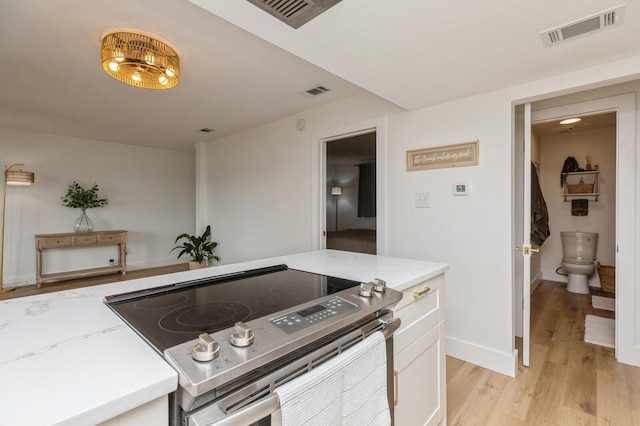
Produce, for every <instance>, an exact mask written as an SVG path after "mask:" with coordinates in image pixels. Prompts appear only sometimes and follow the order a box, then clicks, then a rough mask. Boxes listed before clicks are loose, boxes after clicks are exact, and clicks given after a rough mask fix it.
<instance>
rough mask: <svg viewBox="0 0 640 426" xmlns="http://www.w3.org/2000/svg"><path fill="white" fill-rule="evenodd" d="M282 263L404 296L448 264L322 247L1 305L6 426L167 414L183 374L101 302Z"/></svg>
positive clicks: (1, 412)
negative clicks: (379, 283) (378, 283)
mask: <svg viewBox="0 0 640 426" xmlns="http://www.w3.org/2000/svg"><path fill="white" fill-rule="evenodd" d="M276 264H286V265H288V266H289V267H290V268H293V269H299V270H303V271H308V272H314V273H319V274H324V275H332V276H337V277H342V278H346V279H351V280H357V281H370V280H372V279H373V278H375V277H378V278H382V279H384V280H386V281H387V285H388V286H389V287H391V288H394V289H396V290H399V291H405V290H408V289H411V288H412V287H413V286H416V285H419V284H420V283H422V282H425V281H428V280H430V279H432V278H434V277H438V276H440V275H442V274H443V273H444V272H445V271H446V270H448V265H446V264H442V263H433V262H425V261H417V260H408V259H399V258H392V257H384V256H373V255H366V254H359V253H350V252H341V251H333V250H321V251H314V252H308V253H300V254H295V255H289V256H281V257H274V258H270V259H262V260H256V261H249V262H242V263H236V264H231V265H221V266H216V267H212V268H206V269H201V270H195V271H186V272H179V273H174V274H167V275H160V276H155V277H148V278H142V279H137V280H130V281H122V282H117V283H111V284H104V285H100V286H93V287H87V288H81V289H76V290H69V291H61V292H57V293H48V294H43V295H38V296H31V297H25V298H19V299H10V300H6V301H3V302H0V377H1V378H2V386H1V387H0V425H12V426H14V425H36V424H37V425H46V424H73V425H90V424H98V423H100V422H105V421H108V420H109V419H113V418H116V417H118V416H126V415H127V413H129V412H131V410H140V407H152V408H150V410H151V409H152V410H155V411H156V412H157V411H158V409H157V408H154V407H158V406H159V407H160V415H161V416H163V417H164V416H165V414H164V413H163V410H164V409H166V404H164V403H163V401H164V400H165V399H164V398H165V396H166V395H167V394H169V393H171V392H173V391H174V390H175V389H176V387H177V374H176V372H175V371H174V370H173V369H172V368H171V367H170V366H169V365H168V364H167V363H165V361H164V360H163V359H162V357H161V356H160V355H159V354H158V353H156V352H155V351H154V350H153V349H152V348H151V347H150V346H149V345H147V343H146V342H144V341H143V340H142V338H140V337H139V336H138V335H137V334H136V333H135V332H134V331H133V330H132V329H130V328H129V327H128V326H127V325H126V324H125V323H124V322H122V320H120V318H118V317H117V316H116V315H115V314H114V313H113V312H112V311H111V310H110V309H109V308H108V307H107V306H106V305H104V303H103V299H104V297H105V296H107V295H112V294H119V293H123V292H129V291H136V290H142V289H145V288H152V287H157V286H162V285H167V284H173V283H176V282H182V281H187V280H194V279H200V278H206V277H209V276H214V275H221V274H227V273H231V272H237V271H242V270H247V269H253V268H259V267H264V266H270V265H276ZM158 401H159V403H158Z"/></svg>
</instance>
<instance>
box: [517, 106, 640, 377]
mask: <svg viewBox="0 0 640 426" xmlns="http://www.w3.org/2000/svg"><path fill="white" fill-rule="evenodd" d="M516 112H517V111H516ZM609 112H614V113H615V114H616V130H615V138H616V141H615V152H616V155H615V166H609V167H610V168H611V167H612V168H614V169H615V175H614V177H613V179H612V180H613V181H614V182H615V188H614V189H613V193H614V194H615V200H614V204H615V215H614V217H615V219H614V222H615V242H614V246H615V261H614V263H615V266H616V275H617V277H616V281H617V284H616V303H615V305H616V308H615V309H616V323H615V330H616V331H615V346H616V358H617V359H618V360H619V361H620V362H624V363H628V364H632V365H640V348H638V346H637V345H636V344H635V337H634V336H635V333H636V331H637V330H636V329H637V328H638V326H637V325H636V321H635V320H634V318H635V317H636V313H635V306H634V303H635V299H636V297H635V273H634V268H635V245H634V242H635V234H636V233H635V217H634V212H635V192H636V182H635V179H634V173H633V170H634V168H635V99H634V94H625V95H618V96H612V97H609V98H600V99H594V100H592V101H584V102H579V103H574V104H567V105H562V106H558V107H552V108H547V109H539V110H535V111H534V112H533V113H532V114H531V121H532V123H544V122H550V121H554V120H557V121H559V120H558V119H559V118H566V117H570V116H575V115H582V116H585V117H590V116H596V115H600V114H604V113H609ZM516 116H517V114H516ZM517 139H518V138H517V137H516V141H517ZM516 152H517V151H516ZM561 161H564V158H563V159H561ZM584 161H586V158H585V159H584V160H583V162H584ZM519 168H522V166H519V167H516V175H517V174H518V173H519V172H518V169H519ZM560 171H561V170H560V169H559V170H558V173H557V174H558V176H557V180H558V182H557V184H558V188H560ZM520 188H522V189H521V191H522V192H524V191H530V188H529V187H527V188H525V187H520ZM517 193H518V190H516V195H517ZM621 193H624V194H626V195H625V196H624V197H620V194H621ZM556 195H557V194H556ZM545 196H547V197H552V196H553V197H555V195H551V194H549V195H547V194H545ZM518 198H520V199H521V198H522V197H521V195H520V196H516V200H517V199H518ZM563 208H565V209H570V207H569V206H567V207H563ZM515 210H518V206H517V205H516V206H515ZM569 214H570V213H569ZM550 227H551V229H552V234H558V235H556V239H557V242H556V244H559V247H560V250H561V242H560V238H559V232H560V229H557V228H555V230H554V225H553V223H550ZM515 228H516V231H517V229H518V226H517V225H516V227H515ZM552 245H553V244H550V245H549V246H547V247H542V248H541V252H542V255H544V251H545V250H551V246H552ZM514 265H515V270H516V280H515V281H514V285H515V286H516V289H517V287H518V286H520V285H524V288H523V290H522V291H521V292H520V294H524V292H526V291H531V284H532V283H524V284H523V283H522V281H521V280H519V278H518V277H521V275H520V273H519V272H518V267H517V265H518V260H516V261H515V262H514ZM541 270H542V271H541V275H542V277H543V278H544V265H541ZM539 275H540V274H539ZM531 276H533V274H531ZM550 279H552V280H553V279H554V277H551V278H550ZM627 299H628V300H627ZM514 302H515V303H514V305H515V310H516V318H518V316H520V315H523V314H524V312H525V311H526V310H527V309H525V307H523V305H522V303H521V302H519V300H518V299H516V300H515V301H514ZM625 318H627V319H628V320H626V321H625ZM522 323H525V319H524V318H523V320H522V322H521V323H519V322H518V321H516V327H515V334H516V336H518V335H521V334H522V335H524V336H526V335H528V330H523V328H522V326H521V324H522ZM519 327H520V328H519ZM519 331H520V332H521V334H519Z"/></svg>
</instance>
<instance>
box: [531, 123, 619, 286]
mask: <svg viewBox="0 0 640 426" xmlns="http://www.w3.org/2000/svg"><path fill="white" fill-rule="evenodd" d="M541 148H542V164H541V185H542V191H543V193H544V194H545V199H546V201H547V207H548V209H549V216H550V227H551V236H550V237H549V239H548V240H547V242H546V243H545V250H544V251H543V252H542V268H543V275H544V278H545V279H549V280H554V281H562V282H566V281H567V277H565V276H563V275H558V274H556V273H555V271H556V269H557V268H558V267H559V266H560V262H561V259H562V241H561V239H560V232H564V231H584V232H597V233H598V234H599V240H598V261H599V262H600V263H602V264H603V265H615V258H616V253H615V244H616V242H615V230H616V227H615V224H616V222H615V220H616V211H615V209H616V129H615V128H610V129H603V130H597V131H591V132H580V133H567V134H559V135H554V136H550V137H545V138H542V140H541ZM586 154H590V155H591V156H592V158H593V164H594V165H595V164H597V165H598V166H599V167H600V176H599V189H600V196H599V197H598V200H599V201H598V202H592V201H593V198H591V200H592V201H590V202H589V214H588V215H587V216H572V215H571V202H570V201H569V202H564V198H563V197H562V194H563V188H561V187H560V171H561V170H562V166H563V164H564V160H565V159H566V158H567V157H569V156H572V157H574V158H575V159H576V160H577V161H578V163H579V164H580V166H581V167H584V166H585V164H586V160H585V155H586ZM595 276H596V274H594V276H593V277H592V278H595ZM589 284H590V285H592V286H599V285H600V284H599V281H598V280H597V279H592V280H590V283H589Z"/></svg>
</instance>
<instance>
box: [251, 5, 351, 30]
mask: <svg viewBox="0 0 640 426" xmlns="http://www.w3.org/2000/svg"><path fill="white" fill-rule="evenodd" d="M247 1H248V2H249V3H251V4H254V5H256V6H258V7H259V8H260V9H262V10H264V11H265V12H267V13H269V14H271V15H272V16H275V17H276V18H278V19H279V20H281V21H282V22H284V23H285V24H287V25H289V26H291V27H293V28H299V27H301V26H302V25H304V24H306V23H307V22H309V21H310V20H312V19H313V18H315V17H316V16H318V15H320V14H321V13H323V12H324V11H326V10H328V9H329V8H331V7H333V6H335V5H336V4H338V3H340V2H341V1H342V0H247Z"/></svg>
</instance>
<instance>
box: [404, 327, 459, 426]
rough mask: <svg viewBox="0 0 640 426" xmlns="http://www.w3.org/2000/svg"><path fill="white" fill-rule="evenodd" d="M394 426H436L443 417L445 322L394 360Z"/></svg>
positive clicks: (444, 408) (444, 394) (444, 407)
mask: <svg viewBox="0 0 640 426" xmlns="http://www.w3.org/2000/svg"><path fill="white" fill-rule="evenodd" d="M394 362H395V374H396V383H395V386H396V389H395V390H396V394H395V396H396V402H395V403H396V406H395V414H394V419H395V424H396V425H397V426H418V425H429V426H431V425H438V424H440V422H441V421H442V419H443V418H444V416H445V414H446V382H445V381H446V371H445V351H444V321H443V322H441V323H440V324H438V325H437V326H436V327H433V328H432V329H431V330H430V331H428V332H427V333H425V334H423V335H422V336H421V337H420V338H418V339H417V340H416V341H415V342H413V343H412V344H411V345H409V346H408V347H407V348H406V349H404V350H403V351H401V352H400V353H398V354H397V355H396V356H395V359H394Z"/></svg>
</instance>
